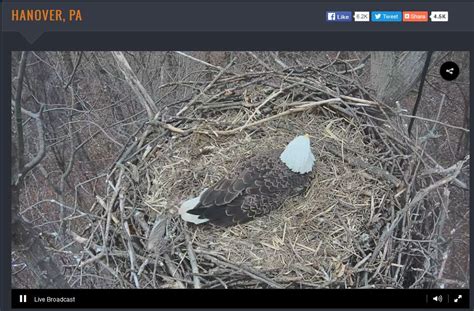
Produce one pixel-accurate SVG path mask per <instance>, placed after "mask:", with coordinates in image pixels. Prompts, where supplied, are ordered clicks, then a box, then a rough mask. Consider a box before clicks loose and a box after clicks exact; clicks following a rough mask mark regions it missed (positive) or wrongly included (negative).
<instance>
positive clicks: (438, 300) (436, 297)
mask: <svg viewBox="0 0 474 311" xmlns="http://www.w3.org/2000/svg"><path fill="white" fill-rule="evenodd" d="M433 300H434V301H437V302H443V296H442V295H439V296H434V297H433Z"/></svg>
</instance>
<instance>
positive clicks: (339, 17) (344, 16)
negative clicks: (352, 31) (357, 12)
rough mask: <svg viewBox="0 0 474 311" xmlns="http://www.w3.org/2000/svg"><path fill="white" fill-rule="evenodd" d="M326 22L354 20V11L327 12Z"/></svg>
mask: <svg viewBox="0 0 474 311" xmlns="http://www.w3.org/2000/svg"><path fill="white" fill-rule="evenodd" d="M326 22H352V12H346V11H343V12H342V11H337V12H326Z"/></svg>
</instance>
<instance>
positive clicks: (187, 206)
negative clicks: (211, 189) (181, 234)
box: [178, 188, 209, 225]
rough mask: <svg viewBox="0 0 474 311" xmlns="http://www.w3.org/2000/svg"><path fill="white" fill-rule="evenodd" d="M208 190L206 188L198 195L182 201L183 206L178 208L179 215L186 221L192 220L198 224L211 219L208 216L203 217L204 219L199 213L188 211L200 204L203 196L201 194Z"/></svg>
mask: <svg viewBox="0 0 474 311" xmlns="http://www.w3.org/2000/svg"><path fill="white" fill-rule="evenodd" d="M206 190H207V188H206V189H204V190H203V191H202V192H201V194H200V195H199V196H198V197H195V198H193V199H190V200H187V201H184V202H183V203H181V206H180V207H179V209H178V213H179V215H181V218H182V219H183V220H184V221H187V222H191V223H193V224H196V225H198V224H202V223H204V222H208V221H209V219H206V218H203V219H201V218H199V215H193V214H190V213H188V211H190V210H192V209H193V208H195V207H196V206H197V205H198V204H199V199H200V198H201V195H202V194H203V193H204V192H206Z"/></svg>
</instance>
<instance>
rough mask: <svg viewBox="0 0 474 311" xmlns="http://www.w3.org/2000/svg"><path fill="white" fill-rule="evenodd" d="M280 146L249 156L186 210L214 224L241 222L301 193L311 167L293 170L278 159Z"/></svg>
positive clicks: (229, 224) (272, 208) (308, 178)
mask: <svg viewBox="0 0 474 311" xmlns="http://www.w3.org/2000/svg"><path fill="white" fill-rule="evenodd" d="M282 151H283V149H276V150H271V151H268V152H266V153H263V154H259V155H256V156H252V157H250V158H248V159H246V160H244V161H243V162H242V163H240V164H239V165H238V166H237V167H236V168H235V169H234V170H233V173H232V174H231V175H230V176H228V177H226V178H223V179H221V180H219V181H218V182H217V183H216V184H215V185H214V186H212V187H211V188H209V189H207V190H206V191H205V192H203V193H202V194H201V196H200V197H199V203H197V205H196V206H195V207H194V208H192V209H190V210H189V211H187V213H189V214H192V215H197V216H199V217H198V219H208V222H209V223H212V224H214V225H217V226H232V225H235V224H242V223H245V222H247V221H249V220H252V219H254V218H255V217H259V216H263V215H265V214H268V213H269V212H270V211H272V210H275V209H277V208H280V207H281V206H282V205H283V203H284V202H285V200H286V199H288V198H289V197H292V196H295V195H298V194H300V193H302V192H303V191H304V190H305V188H306V187H307V186H308V185H309V183H310V181H311V179H312V177H313V171H311V172H308V173H304V174H301V173H295V172H293V171H291V170H290V169H289V168H288V167H287V166H286V165H285V163H283V162H282V160H280V155H281V153H282Z"/></svg>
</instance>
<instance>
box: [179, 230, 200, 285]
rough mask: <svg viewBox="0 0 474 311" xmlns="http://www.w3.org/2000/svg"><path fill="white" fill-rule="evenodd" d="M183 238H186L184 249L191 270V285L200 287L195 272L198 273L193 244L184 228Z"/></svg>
mask: <svg viewBox="0 0 474 311" xmlns="http://www.w3.org/2000/svg"><path fill="white" fill-rule="evenodd" d="M183 232H184V238H185V239H186V249H187V251H188V257H189V262H190V263H191V271H192V272H193V285H194V288H201V282H200V281H199V277H198V276H197V274H198V273H199V269H198V265H197V261H196V256H195V255H194V250H193V245H192V242H191V240H190V238H189V235H188V232H187V231H186V229H184V230H183Z"/></svg>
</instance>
